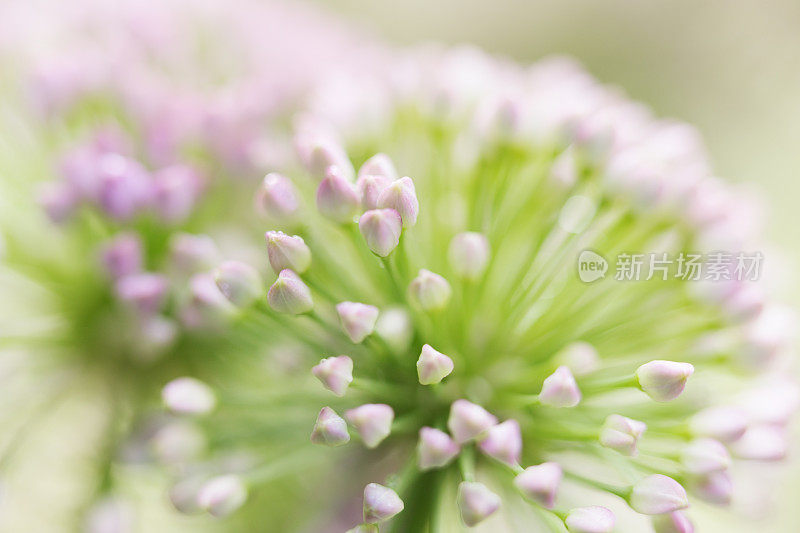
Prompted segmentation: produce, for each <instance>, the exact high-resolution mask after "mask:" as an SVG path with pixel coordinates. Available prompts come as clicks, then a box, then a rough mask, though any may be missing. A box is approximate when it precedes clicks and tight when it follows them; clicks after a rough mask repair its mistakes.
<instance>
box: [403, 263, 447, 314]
mask: <svg viewBox="0 0 800 533" xmlns="http://www.w3.org/2000/svg"><path fill="white" fill-rule="evenodd" d="M408 292H409V295H410V296H411V298H412V299H413V300H414V301H416V302H417V304H419V306H420V307H421V308H422V309H424V310H425V311H438V310H440V309H444V308H445V307H446V306H447V304H448V302H450V295H451V294H452V292H453V291H452V289H451V288H450V283H448V282H447V280H446V279H444V278H443V277H442V276H440V275H439V274H434V273H433V272H431V271H430V270H425V269H424V268H423V269H420V271H419V274H418V275H417V277H416V278H414V279H413V280H412V281H411V284H410V285H409V286H408Z"/></svg>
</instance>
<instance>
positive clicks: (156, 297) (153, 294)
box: [115, 272, 169, 315]
mask: <svg viewBox="0 0 800 533" xmlns="http://www.w3.org/2000/svg"><path fill="white" fill-rule="evenodd" d="M168 288H169V283H168V282H167V279H166V278H165V277H164V276H162V275H160V274H152V273H149V272H143V273H140V274H131V275H130V276H125V277H123V278H120V279H118V280H117V282H116V286H115V290H116V293H117V297H118V298H119V299H120V300H122V301H123V302H126V303H128V304H130V305H131V307H133V308H134V309H136V311H138V312H139V313H142V314H144V315H151V314H153V313H155V312H157V311H158V310H159V309H161V306H162V305H163V304H164V299H165V298H166V295H167V289H168Z"/></svg>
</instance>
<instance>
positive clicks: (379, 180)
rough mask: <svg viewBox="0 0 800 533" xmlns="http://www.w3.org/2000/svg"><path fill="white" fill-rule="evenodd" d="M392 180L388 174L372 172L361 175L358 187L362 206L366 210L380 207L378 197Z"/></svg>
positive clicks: (357, 183)
mask: <svg viewBox="0 0 800 533" xmlns="http://www.w3.org/2000/svg"><path fill="white" fill-rule="evenodd" d="M391 183H392V182H391V180H389V178H387V177H386V176H381V175H378V176H374V175H372V174H366V175H363V176H362V175H360V173H359V177H358V181H356V189H357V190H358V194H359V195H360V196H361V207H362V209H364V210H365V211H368V210H370V209H377V208H378V198H380V195H381V193H382V192H383V191H384V190H385V189H386V187H388V186H389V185H391Z"/></svg>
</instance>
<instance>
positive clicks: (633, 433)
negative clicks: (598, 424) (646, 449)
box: [600, 415, 647, 457]
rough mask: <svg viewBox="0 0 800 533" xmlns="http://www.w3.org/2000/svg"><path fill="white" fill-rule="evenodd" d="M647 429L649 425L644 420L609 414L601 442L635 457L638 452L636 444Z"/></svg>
mask: <svg viewBox="0 0 800 533" xmlns="http://www.w3.org/2000/svg"><path fill="white" fill-rule="evenodd" d="M646 429H647V425H646V424H645V423H644V422H639V421H638V420H632V419H630V418H626V417H624V416H620V415H609V416H608V417H606V420H605V422H604V423H603V428H602V429H601V430H600V444H602V445H603V446H605V447H606V448H611V449H612V450H616V451H618V452H619V453H621V454H622V455H629V456H632V457H635V456H636V454H637V453H638V450H637V449H636V445H637V444H638V442H639V437H641V436H642V433H644V431H645V430H646Z"/></svg>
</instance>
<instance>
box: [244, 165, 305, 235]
mask: <svg viewBox="0 0 800 533" xmlns="http://www.w3.org/2000/svg"><path fill="white" fill-rule="evenodd" d="M298 196H299V195H298V192H297V189H296V188H295V186H294V184H293V183H292V180H290V179H289V178H287V177H285V176H282V175H280V174H277V173H275V172H271V173H269V174H267V175H266V176H264V179H263V180H262V182H261V186H260V187H259V189H258V192H257V193H256V200H255V201H256V210H257V211H258V212H259V213H261V214H262V215H264V216H265V217H267V218H268V219H270V220H272V221H274V222H278V223H288V222H292V221H294V220H295V218H296V217H297V212H298V211H299V209H300V202H299V201H298V199H297V198H298Z"/></svg>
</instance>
